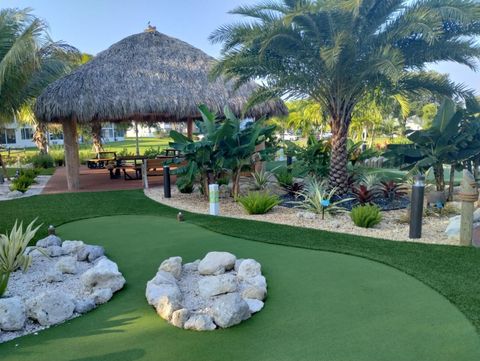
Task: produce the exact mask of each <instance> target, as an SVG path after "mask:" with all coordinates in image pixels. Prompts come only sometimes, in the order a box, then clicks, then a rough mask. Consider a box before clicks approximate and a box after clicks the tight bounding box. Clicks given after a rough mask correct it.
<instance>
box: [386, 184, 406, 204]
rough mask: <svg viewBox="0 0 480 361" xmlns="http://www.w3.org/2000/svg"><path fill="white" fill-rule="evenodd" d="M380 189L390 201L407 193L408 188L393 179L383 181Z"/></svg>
mask: <svg viewBox="0 0 480 361" xmlns="http://www.w3.org/2000/svg"><path fill="white" fill-rule="evenodd" d="M380 190H381V192H382V193H383V196H384V197H385V198H386V199H389V200H390V201H393V200H395V199H398V198H400V197H403V196H405V195H407V188H406V187H405V186H404V185H402V184H398V183H397V182H395V181H393V180H389V181H381V182H380Z"/></svg>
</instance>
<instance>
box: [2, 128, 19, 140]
mask: <svg viewBox="0 0 480 361" xmlns="http://www.w3.org/2000/svg"><path fill="white" fill-rule="evenodd" d="M16 142H17V137H16V136H15V129H12V128H9V129H0V144H15V143H16Z"/></svg>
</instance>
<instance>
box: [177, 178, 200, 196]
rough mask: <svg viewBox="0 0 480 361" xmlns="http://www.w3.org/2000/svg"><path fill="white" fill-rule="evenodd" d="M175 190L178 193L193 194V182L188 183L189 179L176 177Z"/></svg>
mask: <svg viewBox="0 0 480 361" xmlns="http://www.w3.org/2000/svg"><path fill="white" fill-rule="evenodd" d="M176 184H177V188H178V191H179V192H180V193H185V194H190V193H193V190H194V188H195V186H194V182H191V181H190V178H189V177H185V176H183V177H178V178H177V183H176Z"/></svg>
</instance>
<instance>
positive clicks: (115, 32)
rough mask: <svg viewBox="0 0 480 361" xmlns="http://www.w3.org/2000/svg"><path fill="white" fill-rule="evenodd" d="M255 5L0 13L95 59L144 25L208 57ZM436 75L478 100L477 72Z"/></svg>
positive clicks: (129, 3)
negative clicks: (46, 30) (30, 20)
mask: <svg viewBox="0 0 480 361" xmlns="http://www.w3.org/2000/svg"><path fill="white" fill-rule="evenodd" d="M258 1H259V0H135V1H133V0H0V6H1V7H19V8H24V7H30V8H32V9H34V14H35V15H37V16H39V17H41V18H43V19H45V20H46V21H47V22H48V23H49V25H50V33H51V35H52V37H53V39H55V40H63V41H65V42H67V43H69V44H71V45H73V46H75V47H77V48H78V49H80V50H81V51H84V52H87V53H91V54H96V53H98V52H99V51H102V50H104V49H106V48H108V47H109V46H110V45H112V44H113V43H115V42H117V41H119V40H121V39H123V38H124V37H126V36H128V35H131V34H135V33H139V32H141V31H143V30H144V29H145V27H146V26H147V23H148V21H150V22H151V23H152V25H155V26H156V27H157V30H159V31H160V32H163V33H165V34H167V35H170V36H174V37H177V38H179V39H182V40H184V41H186V42H188V43H190V44H192V45H194V46H196V47H198V48H200V49H202V50H203V51H205V52H206V53H208V54H210V55H212V56H218V55H219V48H220V47H219V45H212V44H210V42H209V41H208V36H209V35H210V33H211V32H212V31H213V30H215V29H216V28H217V27H218V26H220V25H222V24H225V23H230V22H232V21H234V20H235V17H233V16H232V15H229V14H227V12H228V11H229V10H231V9H232V8H234V7H236V6H238V5H243V4H254V3H257V2H258ZM433 68H434V69H435V70H438V71H440V72H443V73H449V74H450V76H451V78H452V79H453V80H455V81H457V82H461V83H465V84H467V85H468V86H469V87H471V88H473V89H475V90H476V91H477V93H479V94H480V72H479V73H474V72H472V71H470V70H469V69H468V68H466V67H464V66H459V65H456V64H440V65H436V66H433Z"/></svg>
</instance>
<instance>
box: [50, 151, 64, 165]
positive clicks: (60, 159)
mask: <svg viewBox="0 0 480 361" xmlns="http://www.w3.org/2000/svg"><path fill="white" fill-rule="evenodd" d="M49 154H50V155H51V156H52V158H53V161H54V162H55V165H57V166H59V167H61V166H63V165H64V164H65V152H64V151H63V150H55V151H52V150H51V151H50V153H49Z"/></svg>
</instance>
